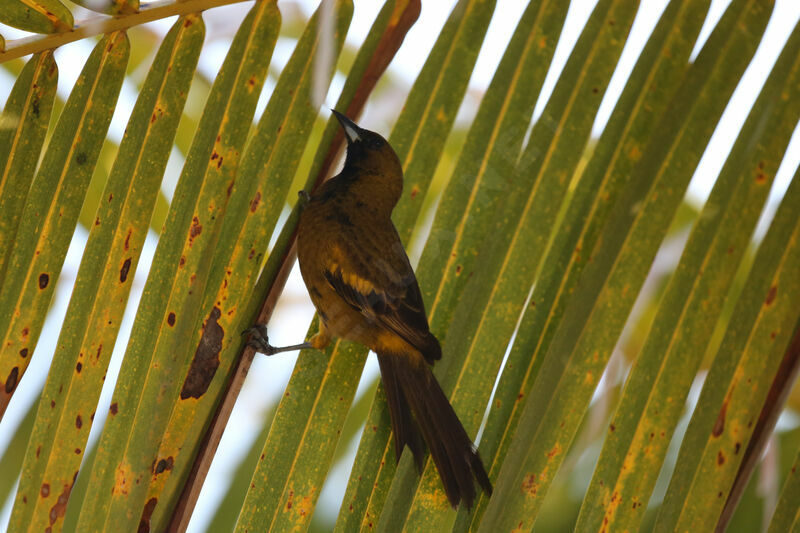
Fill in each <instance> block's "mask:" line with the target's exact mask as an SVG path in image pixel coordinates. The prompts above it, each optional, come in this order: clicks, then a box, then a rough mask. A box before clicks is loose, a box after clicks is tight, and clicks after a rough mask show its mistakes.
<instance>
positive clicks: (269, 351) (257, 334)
mask: <svg viewBox="0 0 800 533" xmlns="http://www.w3.org/2000/svg"><path fill="white" fill-rule="evenodd" d="M242 335H249V338H248V339H247V345H248V346H250V347H251V348H253V349H254V350H256V351H257V352H261V353H263V354H264V355H275V354H276V353H281V352H293V351H295V350H305V349H306V348H313V347H314V346H312V345H311V344H309V343H307V342H303V343H301V344H292V345H291V346H281V347H277V346H273V345H271V344H270V343H269V336H267V325H266V324H256V325H255V326H253V327H252V328H248V329H246V330H244V331H243V332H242Z"/></svg>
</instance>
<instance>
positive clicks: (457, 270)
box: [456, 265, 461, 276]
mask: <svg viewBox="0 0 800 533" xmlns="http://www.w3.org/2000/svg"><path fill="white" fill-rule="evenodd" d="M459 274H461V265H456V276H458V275H459Z"/></svg>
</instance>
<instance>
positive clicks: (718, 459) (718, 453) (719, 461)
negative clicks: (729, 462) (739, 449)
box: [717, 450, 725, 466]
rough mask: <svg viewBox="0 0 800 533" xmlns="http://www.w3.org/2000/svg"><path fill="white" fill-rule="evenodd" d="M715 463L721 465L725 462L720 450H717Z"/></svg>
mask: <svg viewBox="0 0 800 533" xmlns="http://www.w3.org/2000/svg"><path fill="white" fill-rule="evenodd" d="M717 464H718V465H719V466H722V465H724V464H725V454H723V453H722V450H720V451H719V452H717Z"/></svg>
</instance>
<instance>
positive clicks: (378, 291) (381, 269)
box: [324, 240, 430, 351]
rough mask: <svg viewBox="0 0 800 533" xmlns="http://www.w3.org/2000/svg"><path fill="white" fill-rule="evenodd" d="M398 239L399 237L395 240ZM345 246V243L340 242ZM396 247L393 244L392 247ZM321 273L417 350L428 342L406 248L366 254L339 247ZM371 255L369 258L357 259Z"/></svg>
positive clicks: (369, 316) (366, 313) (350, 302)
mask: <svg viewBox="0 0 800 533" xmlns="http://www.w3.org/2000/svg"><path fill="white" fill-rule="evenodd" d="M398 241H399V240H398ZM343 246H347V244H343ZM392 248H394V249H396V247H392ZM337 251H338V252H339V253H335V254H332V257H331V261H330V262H329V263H328V264H327V265H326V268H325V272H324V276H325V279H326V280H327V281H328V283H329V284H330V285H331V287H333V289H334V291H336V293H337V294H338V295H339V296H340V297H341V298H342V299H343V300H344V301H345V302H346V303H347V304H348V305H350V306H351V307H353V308H354V309H356V310H357V311H359V312H360V313H362V314H363V315H364V316H365V317H366V318H367V319H369V320H370V321H372V322H374V323H377V324H379V325H381V326H383V327H385V328H387V329H389V330H391V331H392V332H394V333H396V334H397V335H399V336H400V337H401V338H403V339H404V340H405V341H406V342H408V343H409V344H411V345H412V346H414V347H415V348H417V349H418V350H420V351H425V350H426V349H427V347H428V346H429V344H430V339H429V337H430V332H429V330H428V319H427V317H426V316H425V305H424V304H423V301H422V294H420V290H419V285H418V284H417V280H416V278H415V277H414V271H413V270H412V269H411V265H410V264H409V263H408V258H407V257H406V255H405V252H404V251H402V247H400V251H402V255H401V254H399V253H397V252H395V253H386V252H385V251H384V253H382V254H366V253H365V250H354V249H350V247H349V246H348V249H346V250H343V249H342V247H339V249H338V250H337ZM366 255H371V256H372V257H371V258H370V260H366V261H361V260H359V259H360V258H361V257H362V256H366Z"/></svg>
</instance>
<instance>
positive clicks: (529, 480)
mask: <svg viewBox="0 0 800 533" xmlns="http://www.w3.org/2000/svg"><path fill="white" fill-rule="evenodd" d="M522 490H523V491H525V492H526V493H527V494H528V495H530V496H536V491H537V490H538V485H537V484H536V475H535V474H528V475H527V476H525V479H524V480H523V481H522Z"/></svg>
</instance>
